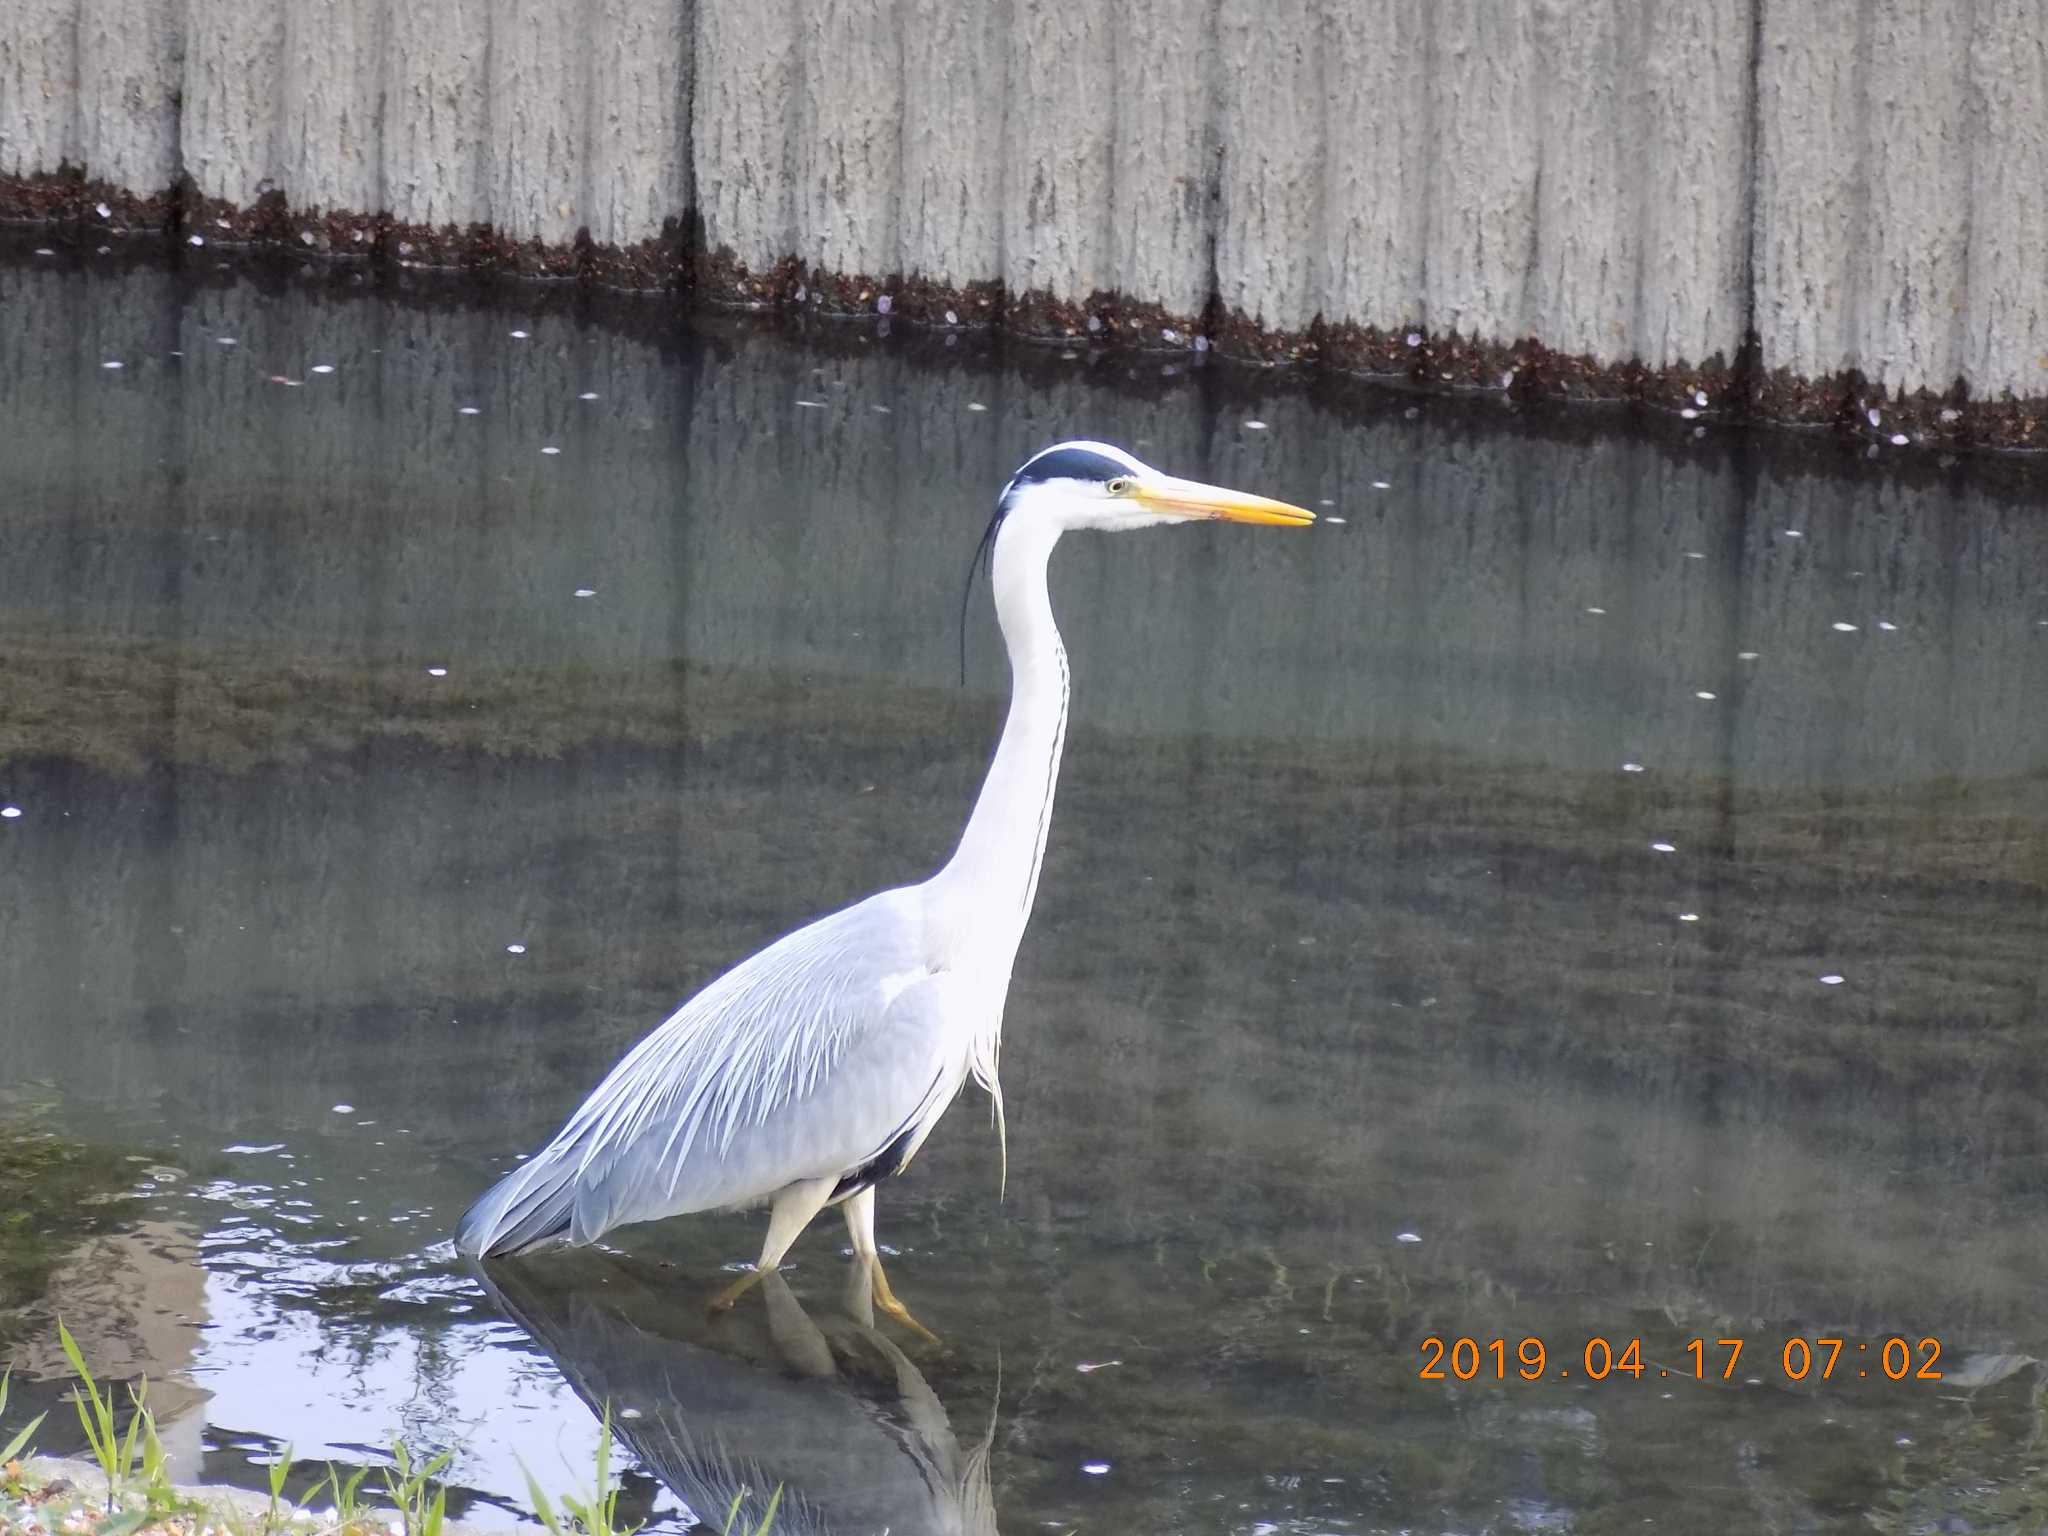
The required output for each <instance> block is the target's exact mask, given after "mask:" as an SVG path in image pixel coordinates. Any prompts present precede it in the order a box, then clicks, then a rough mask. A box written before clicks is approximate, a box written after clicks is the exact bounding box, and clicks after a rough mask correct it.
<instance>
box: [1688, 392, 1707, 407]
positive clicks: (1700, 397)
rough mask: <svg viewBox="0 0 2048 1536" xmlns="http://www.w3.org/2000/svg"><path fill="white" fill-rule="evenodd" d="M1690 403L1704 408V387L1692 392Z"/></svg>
mask: <svg viewBox="0 0 2048 1536" xmlns="http://www.w3.org/2000/svg"><path fill="white" fill-rule="evenodd" d="M1692 403H1693V404H1694V405H1697V406H1700V407H1701V408H1703V409H1704V408H1705V406H1706V403H1707V392H1706V391H1705V390H1704V389H1696V390H1694V391H1693V392H1692Z"/></svg>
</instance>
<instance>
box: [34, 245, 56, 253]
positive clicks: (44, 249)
mask: <svg viewBox="0 0 2048 1536" xmlns="http://www.w3.org/2000/svg"><path fill="white" fill-rule="evenodd" d="M36 254H37V255H38V256H54V255H56V254H57V253H56V252H55V251H53V250H51V249H50V248H49V247H48V246H47V245H39V246H37V247H36Z"/></svg>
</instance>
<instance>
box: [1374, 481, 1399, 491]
mask: <svg viewBox="0 0 2048 1536" xmlns="http://www.w3.org/2000/svg"><path fill="white" fill-rule="evenodd" d="M1372 488H1373V489H1374V490H1376V491H1391V490H1392V489H1393V488H1394V484H1393V482H1392V481H1391V480H1375V481H1373V483H1372Z"/></svg>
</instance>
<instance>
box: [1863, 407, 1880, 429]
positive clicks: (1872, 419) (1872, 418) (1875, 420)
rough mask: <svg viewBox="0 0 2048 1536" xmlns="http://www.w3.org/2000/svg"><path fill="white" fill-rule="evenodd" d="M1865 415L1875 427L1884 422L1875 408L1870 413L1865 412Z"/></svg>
mask: <svg viewBox="0 0 2048 1536" xmlns="http://www.w3.org/2000/svg"><path fill="white" fill-rule="evenodd" d="M1863 414H1864V415H1866V416H1868V417H1869V418H1870V424H1871V425H1872V426H1873V427H1874V426H1876V425H1877V424H1878V423H1879V422H1880V421H1882V420H1884V418H1883V417H1882V416H1880V415H1878V414H1877V411H1876V409H1875V408H1874V407H1873V408H1872V409H1870V410H1868V411H1865V412H1864V413H1863Z"/></svg>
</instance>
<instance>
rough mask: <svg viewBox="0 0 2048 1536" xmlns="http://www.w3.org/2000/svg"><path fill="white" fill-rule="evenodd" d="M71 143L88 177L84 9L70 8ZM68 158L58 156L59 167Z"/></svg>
mask: <svg viewBox="0 0 2048 1536" xmlns="http://www.w3.org/2000/svg"><path fill="white" fill-rule="evenodd" d="M27 89H28V81H27V80H26V79H24V80H23V81H22V93H23V94H24V95H26V94H27ZM70 95H71V143H72V144H74V145H76V146H77V147H78V162H79V166H80V168H81V169H82V170H83V171H84V172H85V174H86V175H87V176H88V177H90V176H91V175H92V173H93V170H92V167H91V166H90V165H87V164H86V163H85V7H84V6H83V5H73V6H72V7H71V91H70ZM67 158H69V157H68V156H60V157H59V159H58V164H59V165H60V166H61V165H62V164H63V162H64V160H65V159H67Z"/></svg>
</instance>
